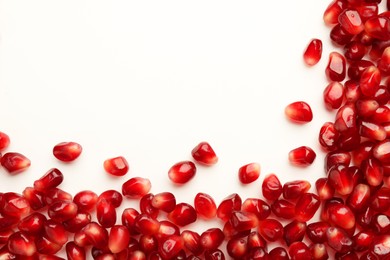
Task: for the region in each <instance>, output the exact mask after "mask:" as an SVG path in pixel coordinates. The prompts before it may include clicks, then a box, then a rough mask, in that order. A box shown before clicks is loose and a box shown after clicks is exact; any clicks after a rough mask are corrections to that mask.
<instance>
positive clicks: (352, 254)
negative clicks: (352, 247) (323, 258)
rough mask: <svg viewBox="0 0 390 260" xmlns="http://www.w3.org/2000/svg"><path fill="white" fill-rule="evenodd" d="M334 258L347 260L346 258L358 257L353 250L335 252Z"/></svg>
mask: <svg viewBox="0 0 390 260" xmlns="http://www.w3.org/2000/svg"><path fill="white" fill-rule="evenodd" d="M334 257H335V259H342V260H344V259H345V260H348V259H351V260H353V259H356V260H357V259H359V257H358V255H357V254H356V253H355V252H346V253H340V252H337V253H336V254H335V255H334Z"/></svg>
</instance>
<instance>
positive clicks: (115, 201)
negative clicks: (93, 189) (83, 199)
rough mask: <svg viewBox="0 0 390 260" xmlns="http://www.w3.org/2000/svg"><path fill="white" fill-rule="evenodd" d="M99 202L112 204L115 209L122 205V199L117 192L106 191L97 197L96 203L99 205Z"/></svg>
mask: <svg viewBox="0 0 390 260" xmlns="http://www.w3.org/2000/svg"><path fill="white" fill-rule="evenodd" d="M100 200H106V201H108V202H109V203H110V204H112V205H113V206H114V208H117V207H119V206H120V205H121V204H122V200H123V197H122V194H120V192H119V191H116V190H106V191H104V192H102V193H101V194H100V195H99V197H98V200H97V203H99V201H100Z"/></svg>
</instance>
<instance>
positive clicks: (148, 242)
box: [139, 235, 158, 255]
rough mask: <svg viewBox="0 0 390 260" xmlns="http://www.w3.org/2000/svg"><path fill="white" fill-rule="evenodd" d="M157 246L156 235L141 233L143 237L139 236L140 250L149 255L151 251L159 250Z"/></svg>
mask: <svg viewBox="0 0 390 260" xmlns="http://www.w3.org/2000/svg"><path fill="white" fill-rule="evenodd" d="M157 246H158V241H157V238H156V237H155V236H151V235H141V237H140V238H139V247H140V250H141V251H142V252H144V253H145V254H147V255H148V254H150V253H151V252H154V251H157Z"/></svg>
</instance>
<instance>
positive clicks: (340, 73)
mask: <svg viewBox="0 0 390 260" xmlns="http://www.w3.org/2000/svg"><path fill="white" fill-rule="evenodd" d="M345 63H346V61H345V58H344V56H343V55H341V54H340V53H338V52H331V53H330V54H329V62H328V65H327V67H326V70H325V73H326V76H327V77H328V79H329V80H330V81H338V82H340V81H343V80H344V79H345V73H346V69H345V66H346V65H345Z"/></svg>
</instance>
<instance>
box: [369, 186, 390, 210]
mask: <svg viewBox="0 0 390 260" xmlns="http://www.w3.org/2000/svg"><path fill="white" fill-rule="evenodd" d="M370 199H371V205H370V207H371V208H372V209H373V210H376V211H378V212H382V213H385V212H386V211H388V210H389V209H390V188H388V187H381V188H380V189H379V190H377V191H376V192H375V194H374V195H373V196H372V197H371V198H370Z"/></svg>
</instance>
